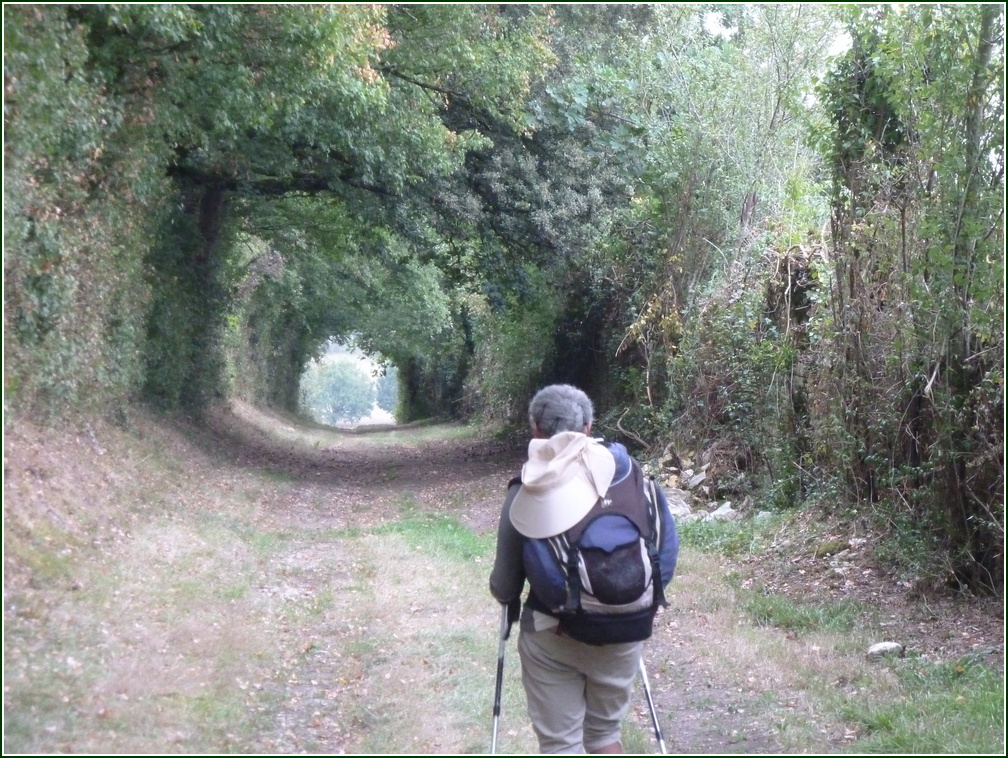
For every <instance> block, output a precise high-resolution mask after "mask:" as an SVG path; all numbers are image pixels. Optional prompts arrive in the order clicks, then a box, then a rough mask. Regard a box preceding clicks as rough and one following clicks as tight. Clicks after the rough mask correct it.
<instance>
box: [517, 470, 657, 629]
mask: <svg viewBox="0 0 1008 758" xmlns="http://www.w3.org/2000/svg"><path fill="white" fill-rule="evenodd" d="M659 510H660V509H659V505H658V495H657V493H656V491H655V483H654V479H653V478H652V477H645V476H644V473H643V472H642V471H641V468H640V466H639V465H638V463H637V462H636V461H634V460H632V459H631V466H630V472H629V473H628V474H627V476H625V477H624V478H623V479H622V480H621V481H619V482H617V483H615V484H612V485H610V487H609V490H608V491H607V492H606V494H605V497H602V498H599V500H598V502H596V503H595V505H594V506H592V509H591V510H590V511H588V513H587V514H586V515H585V516H584V518H582V519H581V520H580V521H579V522H578V523H577V524H575V525H574V526H573V527H571V528H570V529H568V530H567V531H566V532H564V533H562V534H559V535H557V536H555V537H546V538H542V539H534V538H527V539H526V540H525V544H524V546H523V549H522V561H523V563H524V567H525V575H526V576H527V577H528V580H529V584H530V585H531V587H532V592H531V594H530V595H529V601H528V602H529V605H530V607H532V608H533V609H537V610H547V611H548V612H549V613H551V614H552V615H553V616H556V617H558V618H559V619H560V631H561V632H562V633H564V634H566V635H567V636H569V637H571V638H573V639H575V640H579V641H581V642H586V643H589V644H592V645H607V644H613V643H619V642H638V641H641V640H646V639H647V638H649V637H650V636H651V632H652V629H653V626H654V617H655V613H656V612H657V610H658V607H659V606H667V605H668V603H667V602H666V600H665V592H664V583H663V581H662V570H661V569H662V567H661V565H660V557H659V550H660V547H661V545H662V531H663V528H664V527H666V526H667V525H666V524H663V523H662V522H663V519H662V518H661V517H660V516H659ZM671 528H672V529H673V530H674V529H675V527H674V525H672V527H671ZM667 568H668V570H667V571H666V572H665V573H666V575H668V576H669V577H670V576H671V568H672V567H667Z"/></svg>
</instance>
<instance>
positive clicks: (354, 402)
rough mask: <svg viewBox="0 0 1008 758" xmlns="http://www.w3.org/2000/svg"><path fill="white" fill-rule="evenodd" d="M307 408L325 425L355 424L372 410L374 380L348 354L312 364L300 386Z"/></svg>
mask: <svg viewBox="0 0 1008 758" xmlns="http://www.w3.org/2000/svg"><path fill="white" fill-rule="evenodd" d="M301 389H302V393H303V396H304V407H305V409H306V410H307V411H308V412H309V413H311V415H312V416H313V417H314V418H315V419H316V420H317V421H320V422H322V423H323V424H337V423H339V422H349V423H351V424H352V423H356V422H357V421H360V420H361V419H362V418H364V417H365V416H367V415H368V414H369V413H371V410H372V409H373V408H374V404H375V383H374V380H373V379H372V378H371V376H370V375H369V374H368V372H367V371H365V370H364V369H363V368H362V367H361V365H360V364H359V363H358V362H357V361H356V360H354V359H353V358H349V357H346V356H341V357H338V358H336V359H335V360H333V359H325V360H322V361H320V362H318V363H313V364H311V365H310V366H309V368H308V371H306V372H305V375H304V379H303V380H302V385H301Z"/></svg>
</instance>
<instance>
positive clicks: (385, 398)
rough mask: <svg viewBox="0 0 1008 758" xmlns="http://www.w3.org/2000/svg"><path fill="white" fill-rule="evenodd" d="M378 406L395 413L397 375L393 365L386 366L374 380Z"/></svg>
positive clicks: (397, 392) (397, 395) (397, 391)
mask: <svg viewBox="0 0 1008 758" xmlns="http://www.w3.org/2000/svg"><path fill="white" fill-rule="evenodd" d="M375 389H376V391H377V403H378V407H379V408H381V409H382V410H383V411H388V412H389V413H395V409H396V403H397V401H398V397H399V376H398V372H397V371H396V370H395V367H394V366H389V367H387V368H386V369H385V370H384V372H383V373H382V375H381V376H379V377H378V380H377V382H375Z"/></svg>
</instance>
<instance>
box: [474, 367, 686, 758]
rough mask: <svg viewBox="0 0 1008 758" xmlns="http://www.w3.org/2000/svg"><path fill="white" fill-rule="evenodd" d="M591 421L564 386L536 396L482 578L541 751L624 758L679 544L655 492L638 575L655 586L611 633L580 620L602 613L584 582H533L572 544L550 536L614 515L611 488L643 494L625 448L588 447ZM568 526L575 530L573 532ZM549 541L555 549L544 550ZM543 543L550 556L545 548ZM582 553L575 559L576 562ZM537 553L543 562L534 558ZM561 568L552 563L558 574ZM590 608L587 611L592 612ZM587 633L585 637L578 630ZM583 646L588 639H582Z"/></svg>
mask: <svg viewBox="0 0 1008 758" xmlns="http://www.w3.org/2000/svg"><path fill="white" fill-rule="evenodd" d="M592 421H593V408H592V403H591V400H590V399H589V398H588V396H587V395H586V394H585V393H584V392H582V391H581V390H580V389H577V388H576V387H573V386H571V385H566V384H555V385H550V386H548V387H545V388H543V389H542V390H540V391H539V392H538V393H536V395H535V397H533V398H532V401H531V403H530V404H529V422H530V425H531V431H532V440H531V441H530V442H529V459H528V461H527V462H526V463H525V465H524V466H523V468H522V476H521V477H520V478H518V479H514V480H512V482H511V484H510V485H509V487H508V494H507V498H506V499H505V501H504V506H503V509H502V511H501V517H500V524H499V526H498V531H497V554H496V558H495V560H494V566H493V571H492V573H491V575H490V592H491V594H492V595H493V596H494V598H496V599H497V600H498V601H499V602H500V603H502V604H504V605H507V606H508V612H507V619H508V622H509V624H510V622H514V621H516V620H519V614H520V620H519V637H518V653H519V657H520V659H521V668H522V684H523V685H524V688H525V694H526V699H527V704H528V714H529V717H530V718H531V720H532V727H533V729H534V731H535V734H536V737H537V739H538V741H539V750H540V752H542V753H580V752H586V751H587V752H589V753H622V752H623V744H622V739H621V729H622V723H623V719H624V718H625V717H626V714H627V712H628V711H629V708H630V698H631V694H632V690H633V684H634V679H635V677H636V674H637V671H638V667H639V665H640V661H641V654H642V650H643V640H644V639H646V638H647V637H649V636H650V635H651V628H652V623H653V619H654V613H655V610H656V608H657V606H658V604H659V603H660V604H665V600H664V594H663V588H664V586H665V585H667V583H668V582H669V581H670V580H671V578H672V574H673V573H674V571H675V563H676V558H677V554H678V547H679V544H678V536H677V534H676V531H675V524H674V522H673V519H672V515H671V513H670V512H669V507H668V502H667V500H666V498H665V495H664V493H663V492H662V491H661V489H660V488H659V487H657V486H654V488H653V489H652V490H651V492H652V493H657V496H656V497H654V499H655V500H656V501H657V502H656V504H655V506H654V508H652V513H654V512H657V521H658V523H659V524H661V527H662V529H661V539H660V544H658V545H657V548H658V549H657V551H651V554H652V556H651V561H652V564H651V565H649V566H647V567H645V569H644V570H645V571H647V572H648V574H649V575H650V576H653V577H654V580H653V581H651V582H649V584H648V590H647V592H646V593H645V595H644V597H643V599H642V601H641V603H640V604H638V605H637V606H635V608H639V610H636V611H635V612H634V613H631V614H629V615H625V616H608V617H607V619H608V621H609V622H610V623H608V625H605V624H604V625H602V626H595V625H593V624H594V621H593V619H597V618H599V617H598V616H595V615H593V614H591V613H587V611H588V610H594V611H600V610H603V608H602V607H601V604H600V602H598V601H597V599H596V598H593V597H591V596H590V595H589V594H586V593H587V592H588V588H587V587H585V588H581V587H580V585H581V580H580V579H577V580H576V582H575V585H576V586H575V585H571V584H570V582H569V581H567V580H568V579H569V574H570V572H567V575H564V576H561V577H560V579H559V580H558V579H557V578H556V577H553V578H552V589H551V585H550V583H549V581H547V580H543V579H541V577H540V575H544V574H548V573H549V572H550V570H551V569H550V565H551V564H550V562H549V561H548V560H547V558H548V557H549V555H550V550H554V551H555V550H557V549H558V546H560V547H561V554H562V555H563V552H562V546H565V545H567V544H568V543H567V542H557V539H559V540H565V539H569V538H570V537H571V535H572V534H574V533H575V532H576V531H577V530H578V529H581V528H582V527H584V525H585V522H586V521H587V522H589V523H592V522H593V521H594V519H595V514H594V513H593V511H596V512H598V509H599V508H602V509H605V508H606V507H610V511H604V510H603V511H601V512H602V513H608V512H611V506H612V502H611V500H610V499H609V498H608V497H606V496H607V494H608V495H611V497H612V499H616V498H617V495H616V494H615V493H616V492H617V491H619V492H623V493H633V492H634V491H636V492H637V493H638V494H637V495H636V496H635V497H637V499H641V498H640V494H641V493H643V487H642V485H641V482H643V480H644V477H643V474H642V473H641V470H640V466H639V464H638V463H637V462H636V461H634V460H633V458H632V457H631V456H630V455H629V454H628V453H627V450H626V448H625V447H624V446H623V445H621V444H619V443H605V444H603V443H602V442H600V441H598V440H594V439H592V438H591V437H590V434H591V427H592ZM634 481H636V482H637V484H636V485H634ZM628 487H629V489H628ZM635 488H636V490H635ZM619 497H620V498H623V499H626V498H627V497H630V498H631V499H632V498H633V497H634V496H628V495H625V494H624V495H620V496H619ZM609 518H613V517H611V516H610V517H609ZM654 520H655V519H654V517H653V516H652V522H654ZM599 523H601V521H600V522H599ZM576 525H577V529H572V527H575V526H576ZM631 528H632V527H631ZM557 535H562V536H561V537H559V538H557V537H556V536H557ZM634 536H635V538H636V536H637V533H636V532H634ZM551 537H553V538H554V540H553V542H552V543H550V542H548V541H547V538H551ZM544 544H547V545H548V544H552V545H553V547H552V548H550V550H545V551H544V550H542V549H541V548H542V545H544ZM571 544H573V543H571ZM587 552H589V551H588V550H585V551H582V553H581V555H582V557H583V556H584V555H585V554H586V553H587ZM646 552H647V551H645V553H646ZM544 553H545V555H546V556H547V558H542V556H543V555H544ZM636 553H637V556H636V560H637V562H638V563H640V562H641V557H640V553H641V550H640V549H639V548H636ZM539 558H542V560H539ZM562 560H563V559H561V560H558V561H554V562H553V564H552V567H553V568H552V570H553V571H554V573H555V572H556V571H558V570H559V567H560V565H561V562H562ZM654 561H657V565H655V564H654V563H653V562H654ZM652 568H654V569H655V570H654V571H652V570H651V569H652ZM573 573H574V574H578V573H579V572H577V571H575V572H573ZM526 579H528V580H529V584H530V590H529V593H528V596H527V597H526V600H525V607H524V610H520V606H521V593H522V590H523V588H524V585H525V581H526ZM598 584H600V585H601V584H604V582H598ZM652 585H654V587H653V590H654V600H652V596H651V594H650V593H651V592H652V589H651V586H652ZM558 586H559V591H556V590H558ZM594 586H595V582H592V587H593V588H594ZM572 590H573V591H574V594H575V595H577V594H579V593H580V598H581V600H582V601H583V602H581V604H580V605H579V610H578V611H576V612H569V609H559V610H558V607H559V606H560V605H563V603H564V597H570V592H571V591H572ZM596 591H597V590H596ZM638 591H639V589H638ZM589 602H591V603H593V604H594V605H593V607H592V608H591V609H589V606H588V604H589ZM626 607H628V606H623V609H624V610H625V609H626ZM565 610H566V611H568V612H565ZM502 613H503V611H502ZM613 619H615V622H613ZM585 624H587V625H588V626H590V627H591V628H583V625H585ZM507 629H508V630H509V629H510V626H509V625H508V626H507ZM504 636H505V637H506V632H505V635H504ZM575 637H578V638H579V639H575ZM583 639H587V640H591V642H585V641H579V640H583ZM610 639H619V640H627V639H628V640H629V641H618V642H610V641H609V640H610Z"/></svg>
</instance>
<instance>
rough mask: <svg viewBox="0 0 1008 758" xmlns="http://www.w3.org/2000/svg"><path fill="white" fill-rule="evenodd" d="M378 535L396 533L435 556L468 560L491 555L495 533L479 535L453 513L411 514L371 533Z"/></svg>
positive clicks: (411, 545)
mask: <svg viewBox="0 0 1008 758" xmlns="http://www.w3.org/2000/svg"><path fill="white" fill-rule="evenodd" d="M371 533H372V534H375V535H384V534H397V535H399V536H401V537H402V538H403V539H404V540H405V542H406V544H407V545H409V546H410V547H411V548H414V549H417V550H420V551H422V552H423V553H424V554H426V555H429V556H430V557H433V558H447V559H453V560H459V561H468V560H471V559H473V558H477V557H481V556H485V555H488V554H489V553H490V552H491V551H492V549H493V546H494V544H496V539H497V535H496V534H485V535H477V534H474V533H473V532H472V531H470V530H469V529H467V528H466V527H464V526H462V525H461V524H459V523H458V521H456V520H455V519H454V518H452V517H450V516H442V515H416V516H409V517H407V518H405V519H403V520H402V521H398V522H396V523H394V524H387V525H385V526H382V527H379V528H378V529H375V530H373V531H372V532H371Z"/></svg>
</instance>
